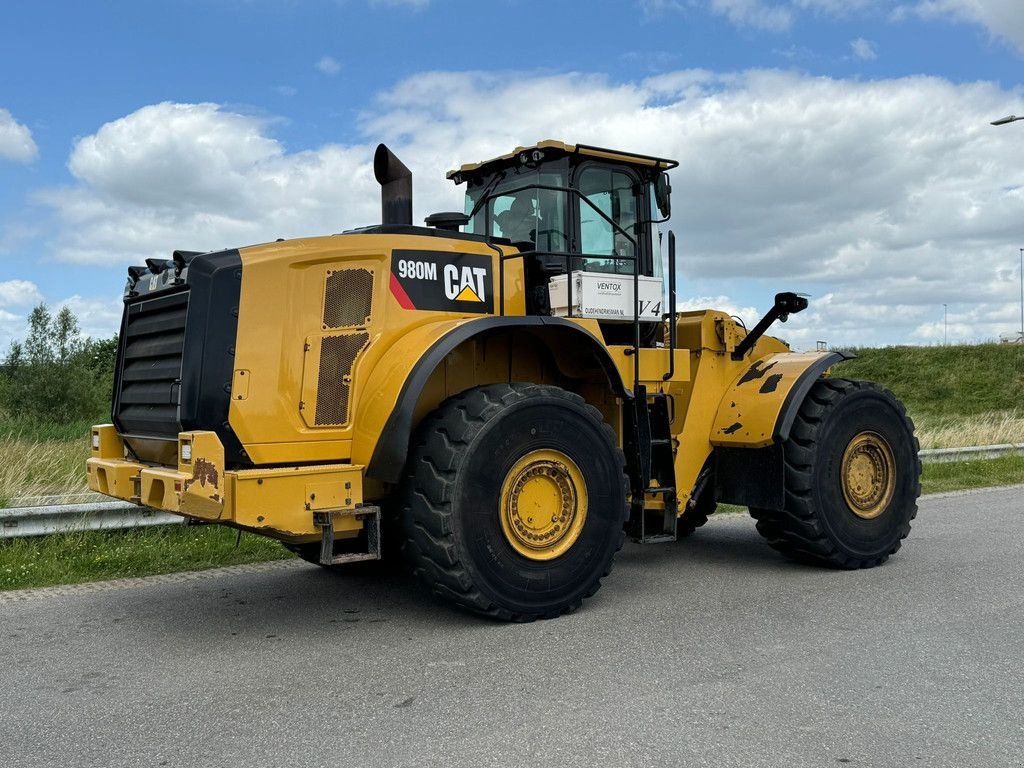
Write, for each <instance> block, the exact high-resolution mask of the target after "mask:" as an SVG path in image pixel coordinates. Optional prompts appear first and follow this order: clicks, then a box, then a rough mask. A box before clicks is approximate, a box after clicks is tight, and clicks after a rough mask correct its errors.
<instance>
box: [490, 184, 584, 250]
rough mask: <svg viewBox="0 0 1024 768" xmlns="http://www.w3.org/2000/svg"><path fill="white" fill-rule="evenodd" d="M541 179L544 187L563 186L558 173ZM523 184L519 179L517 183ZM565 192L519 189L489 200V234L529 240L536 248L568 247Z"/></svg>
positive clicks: (516, 240) (520, 240)
mask: <svg viewBox="0 0 1024 768" xmlns="http://www.w3.org/2000/svg"><path fill="white" fill-rule="evenodd" d="M545 176H548V174H544V175H542V176H541V178H540V182H539V183H540V184H541V185H544V186H551V187H555V186H559V187H561V186H564V185H565V181H564V179H563V178H562V176H560V175H558V174H550V176H551V178H545ZM519 183H520V184H522V182H521V181H520V182H519ZM565 208H566V206H565V192H562V191H557V190H553V189H535V188H529V189H521V190H520V191H518V192H512V193H511V194H508V195H500V194H499V195H498V196H497V197H494V198H493V199H492V200H491V203H490V216H491V234H493V235H495V236H497V237H507V238H508V239H510V240H512V241H514V242H526V241H529V242H532V243H533V244H534V245H535V246H536V248H537V250H539V251H552V252H555V253H564V252H565V251H566V250H568V248H569V237H568V235H567V233H566V216H565Z"/></svg>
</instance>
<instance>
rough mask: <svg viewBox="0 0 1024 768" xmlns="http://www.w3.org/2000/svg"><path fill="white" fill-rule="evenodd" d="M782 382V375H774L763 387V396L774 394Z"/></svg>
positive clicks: (766, 380) (765, 381)
mask: <svg viewBox="0 0 1024 768" xmlns="http://www.w3.org/2000/svg"><path fill="white" fill-rule="evenodd" d="M780 381H782V374H781V373H773V374H772V375H771V376H769V377H768V378H767V379H765V380H764V384H762V385H761V394H762V395H767V394H770V393H771V392H774V391H775V390H776V389H778V388H779V382H780Z"/></svg>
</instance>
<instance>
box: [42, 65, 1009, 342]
mask: <svg viewBox="0 0 1024 768" xmlns="http://www.w3.org/2000/svg"><path fill="white" fill-rule="evenodd" d="M1012 96H1013V94H1011V93H1009V92H1007V91H1004V90H1001V89H1000V88H999V87H998V86H996V85H994V84H986V83H974V84H966V85H956V84H953V83H950V82H947V81H944V80H941V79H938V78H927V77H915V78H904V79H898V80H879V81H872V82H858V81H849V80H832V79H827V78H815V77H809V76H805V75H800V74H795V73H788V72H777V71H753V72H746V73H734V74H714V73H708V72H703V71H680V72H673V73H669V74H666V75H661V76H658V77H654V78H650V79H648V80H643V81H638V82H631V83H612V82H610V81H608V80H607V78H605V77H603V76H595V75H586V74H563V75H548V76H536V75H532V76H531V75H526V74H518V75H516V76H515V77H510V76H509V73H472V72H457V73H451V72H433V73H425V74H422V75H418V76H415V77H412V78H409V79H408V80H405V81H403V82H400V83H398V84H397V85H396V86H395V87H394V88H392V89H390V90H389V91H387V92H385V93H383V94H381V95H380V96H379V98H378V99H377V100H376V101H375V103H373V104H372V105H371V106H370V107H369V108H368V109H367V110H366V112H365V113H364V115H363V116H362V118H361V122H360V129H361V131H362V132H363V134H364V135H365V136H366V137H367V141H366V143H365V144H356V145H344V146H343V145H326V146H323V147H320V148H317V149H313V150H309V151H304V152H292V153H290V152H288V151H287V150H286V149H285V147H283V146H282V145H281V144H280V142H278V141H277V140H275V139H274V138H273V137H272V136H271V135H270V134H269V130H270V128H271V127H272V124H270V123H268V122H267V121H266V120H262V119H259V118H256V117H252V116H245V115H240V114H236V113H232V112H230V111H227V110H225V109H223V108H219V107H217V106H215V105H210V104H203V105H182V104H159V105H154V106H151V107H145V108H143V109H141V110H139V111H138V112H135V113H132V114H131V115H128V116H126V117H124V118H122V119H120V120H117V121H114V122H112V123H108V124H107V125H105V126H103V127H102V128H101V129H100V130H99V131H98V132H97V133H96V134H94V135H93V136H90V137H87V138H85V139H83V140H82V141H81V142H79V144H78V145H76V147H75V149H74V151H73V153H72V157H71V161H70V163H69V166H70V168H71V169H72V172H73V173H74V174H75V176H76V178H77V183H76V184H75V185H74V186H72V187H69V188H67V189H62V190H56V191H50V192H49V193H48V194H47V197H46V199H47V200H48V201H49V203H50V204H51V205H52V206H54V208H55V209H56V211H57V213H58V215H59V217H60V219H61V221H62V223H63V226H62V227H61V228H60V233H59V236H58V237H57V240H56V252H57V256H58V257H59V258H62V259H67V260H73V261H88V262H90V263H93V262H97V263H120V264H125V263H141V259H143V258H145V257H148V256H160V255H162V256H164V257H166V256H167V254H169V253H170V251H171V250H173V249H174V248H194V249H205V248H216V247H225V246H237V245H242V244H245V243H251V242H260V241H266V240H271V239H273V238H275V237H278V236H281V237H291V236H297V235H305V234H320V233H329V232H337V231H340V230H341V229H343V228H348V227H352V226H359V225H364V224H368V223H373V222H374V221H377V220H379V202H378V201H379V190H378V187H377V185H376V184H375V182H374V181H373V177H372V170H371V159H372V154H373V144H374V143H375V142H376V141H377V140H384V141H386V142H388V143H389V144H390V145H391V146H392V147H393V148H394V149H395V150H396V152H397V153H398V154H399V155H400V156H401V157H402V159H403V161H404V162H406V164H407V165H409V167H410V168H411V169H412V170H413V172H414V175H415V179H416V196H415V208H416V213H417V219H421V218H422V216H424V215H425V214H427V213H430V212H432V211H437V210H455V209H459V208H460V207H461V203H460V193H461V190H458V189H456V188H454V187H453V186H452V185H451V184H450V183H449V182H447V181H445V180H444V179H443V172H444V171H445V170H447V169H449V168H452V167H456V166H457V165H458V164H460V163H462V162H471V161H477V160H482V159H485V158H487V157H491V156H494V155H497V154H502V153H504V152H507V151H508V150H509V149H510V148H512V147H515V146H517V145H520V144H528V143H531V142H533V141H536V140H538V139H542V138H548V137H555V138H564V139H566V140H570V141H580V142H586V143H592V144H599V145H606V146H617V147H622V148H624V149H630V150H633V151H638V152H649V153H652V154H657V155H662V156H667V157H675V158H678V159H679V160H680V161H681V167H680V168H679V169H678V170H677V171H675V172H674V174H673V185H674V187H675V216H674V218H673V227H674V228H675V229H676V231H677V233H678V235H679V240H680V247H679V260H680V267H681V271H682V273H683V277H682V278H681V279H680V283H679V293H680V295H681V296H682V297H683V299H685V298H686V297H687V296H693V295H695V294H699V295H709V294H710V295H712V296H714V295H715V294H718V293H721V294H722V296H720V297H719V296H716V298H715V301H716V302H720V303H722V304H724V305H726V306H727V307H732V309H733V310H734V311H738V312H740V314H742V315H743V316H744V319H745V320H747V321H748V322H750V319H751V317H752V315H753V314H756V313H753V312H752V307H751V306H750V305H752V304H756V305H758V308H759V309H760V311H764V310H765V309H767V305H768V304H769V303H770V301H771V295H772V294H773V293H774V292H776V291H778V290H800V291H805V292H807V293H809V294H812V295H813V297H814V298H813V299H812V303H811V308H810V309H809V310H808V311H807V312H805V313H803V314H801V315H798V316H795V317H793V318H792V319H791V321H790V323H789V324H788V325H787V326H785V327H784V328H783V329H782V330H781V331H780V334H781V335H783V336H784V337H785V338H787V339H789V340H790V341H792V342H794V343H795V344H798V345H801V346H810V347H813V345H814V341H816V340H818V339H824V340H828V341H829V342H830V343H832V344H865V343H883V342H898V341H904V342H905V341H908V340H910V339H912V338H921V336H920V334H922V333H924V334H927V333H928V331H927V328H928V327H929V326H928V324H929V323H933V322H934V321H935V317H936V307H938V311H939V312H940V313H941V306H942V304H943V303H949V304H950V310H951V312H955V313H957V316H958V318H959V319H958V322H962V323H963V324H964V325H965V327H969V328H970V329H971V337H972V338H995V337H997V336H998V335H999V333H1000V332H1002V331H1006V330H1012V328H1013V327H1014V324H1015V322H1016V320H1015V318H1019V315H1015V314H1014V313H1013V312H1006V311H1005V309H1006V307H1007V306H1010V307H1012V305H1013V304H1014V302H1015V297H1016V296H1017V285H1018V283H1017V272H1016V264H1017V259H1016V256H1017V253H1018V251H1017V248H1018V247H1019V244H1018V240H1019V238H1020V219H1021V212H1022V208H1024V142H1021V141H1020V136H1019V134H1018V133H1016V132H1015V131H1014V130H1013V129H1012V128H1008V129H996V128H991V127H989V126H988V124H987V120H988V119H989V118H990V117H991V116H992V115H994V114H1001V112H1002V111H1004V110H1005V105H1006V104H1007V103H1008V101H1009V100H1010V99H1011V98H1012ZM371 137H372V141H371V140H370V139H371ZM687 306H689V305H687ZM969 308H974V309H975V310H976V311H974V312H973V314H972V311H973V310H972V311H969ZM940 317H941V314H940ZM915 334H917V335H916V336H915Z"/></svg>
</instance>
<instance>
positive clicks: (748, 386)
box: [711, 352, 851, 448]
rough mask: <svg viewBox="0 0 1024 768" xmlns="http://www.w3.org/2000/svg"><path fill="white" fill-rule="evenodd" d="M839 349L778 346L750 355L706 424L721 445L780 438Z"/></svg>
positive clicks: (839, 358)
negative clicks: (769, 352) (783, 349)
mask: <svg viewBox="0 0 1024 768" xmlns="http://www.w3.org/2000/svg"><path fill="white" fill-rule="evenodd" d="M850 357H851V355H848V354H845V353H843V352H779V353H776V354H772V355H767V356H765V357H762V358H760V359H758V360H754V361H753V362H752V363H751V364H750V365H749V366H748V367H747V368H745V369H744V371H743V373H741V374H740V375H739V376H738V377H737V378H736V380H735V381H734V382H733V383H732V384H731V385H730V386H729V388H728V389H727V390H726V391H725V395H724V397H723V398H722V401H721V403H720V404H719V406H718V412H717V413H716V414H715V421H714V424H713V425H712V427H711V444H712V445H714V446H717V447H721V448H764V447H766V446H769V445H772V444H774V443H781V442H785V441H786V440H787V439H788V438H789V431H790V429H791V428H792V426H793V421H794V420H795V419H796V414H797V411H798V410H799V408H800V404H801V403H802V402H803V399H804V398H805V397H806V396H807V393H808V392H809V391H810V389H811V386H812V385H813V384H814V382H815V381H817V379H818V378H819V377H820V376H821V375H822V374H823V373H824V372H825V371H826V370H828V369H829V368H831V367H832V366H833V365H836V364H837V363H840V362H842V361H843V360H847V359H849V358H850Z"/></svg>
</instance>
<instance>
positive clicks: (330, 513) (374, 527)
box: [313, 505, 380, 565]
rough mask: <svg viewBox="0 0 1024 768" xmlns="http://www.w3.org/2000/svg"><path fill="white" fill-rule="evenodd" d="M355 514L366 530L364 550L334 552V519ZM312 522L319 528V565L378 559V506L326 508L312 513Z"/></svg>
mask: <svg viewBox="0 0 1024 768" xmlns="http://www.w3.org/2000/svg"><path fill="white" fill-rule="evenodd" d="M350 516H355V517H357V518H359V519H360V520H362V521H363V528H364V530H365V531H366V552H345V553H342V554H339V555H336V554H334V519H335V518H337V517H350ZM313 524H314V525H315V526H316V527H317V528H319V529H320V533H321V536H320V565H343V564H344V563H358V562H361V561H363V560H380V507H373V506H369V505H366V506H359V507H356V508H355V509H339V510H327V511H324V512H314V513H313Z"/></svg>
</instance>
